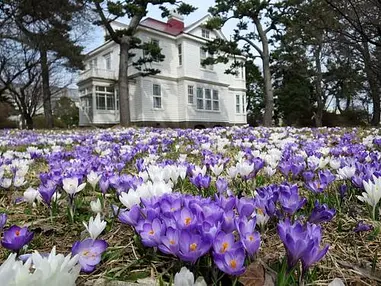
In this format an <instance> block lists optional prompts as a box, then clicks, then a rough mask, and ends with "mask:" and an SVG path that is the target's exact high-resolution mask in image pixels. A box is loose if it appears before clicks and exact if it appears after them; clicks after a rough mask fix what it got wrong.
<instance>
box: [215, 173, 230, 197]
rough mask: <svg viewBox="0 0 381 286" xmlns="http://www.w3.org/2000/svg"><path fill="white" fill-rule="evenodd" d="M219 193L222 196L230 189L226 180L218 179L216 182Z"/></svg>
mask: <svg viewBox="0 0 381 286" xmlns="http://www.w3.org/2000/svg"><path fill="white" fill-rule="evenodd" d="M216 187H217V191H218V192H219V193H220V194H222V193H223V192H225V191H226V190H227V189H228V182H227V181H226V179H224V178H221V177H220V178H218V179H217V181H216Z"/></svg>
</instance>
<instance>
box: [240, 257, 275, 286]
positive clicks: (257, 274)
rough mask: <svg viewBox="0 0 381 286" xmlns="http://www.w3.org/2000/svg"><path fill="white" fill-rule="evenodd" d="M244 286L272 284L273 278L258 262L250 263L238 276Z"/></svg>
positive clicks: (272, 285) (271, 285)
mask: <svg viewBox="0 0 381 286" xmlns="http://www.w3.org/2000/svg"><path fill="white" fill-rule="evenodd" d="M239 282H241V283H242V284H243V285H244V286H274V285H275V283H274V280H273V278H272V277H271V275H269V274H268V273H266V271H265V268H264V267H263V265H262V264H261V263H259V262H254V263H252V264H250V265H249V266H248V267H247V268H246V271H245V273H244V274H242V275H241V277H240V278H239Z"/></svg>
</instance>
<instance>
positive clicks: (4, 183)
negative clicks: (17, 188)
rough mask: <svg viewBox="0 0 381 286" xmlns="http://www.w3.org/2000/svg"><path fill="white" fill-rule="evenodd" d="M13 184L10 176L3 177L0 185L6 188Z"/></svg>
mask: <svg viewBox="0 0 381 286" xmlns="http://www.w3.org/2000/svg"><path fill="white" fill-rule="evenodd" d="M11 185H12V179H10V178H3V179H2V180H1V182H0V186H1V187H2V188H4V189H9V188H10V187H11Z"/></svg>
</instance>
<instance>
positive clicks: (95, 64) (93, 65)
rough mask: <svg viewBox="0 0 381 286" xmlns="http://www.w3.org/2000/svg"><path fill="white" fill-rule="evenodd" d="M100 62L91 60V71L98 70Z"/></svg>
mask: <svg viewBox="0 0 381 286" xmlns="http://www.w3.org/2000/svg"><path fill="white" fill-rule="evenodd" d="M97 65H98V60H97V58H95V59H92V60H90V69H93V68H97Z"/></svg>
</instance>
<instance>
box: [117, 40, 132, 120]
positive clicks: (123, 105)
mask: <svg viewBox="0 0 381 286" xmlns="http://www.w3.org/2000/svg"><path fill="white" fill-rule="evenodd" d="M128 50H129V43H128V42H127V43H126V42H123V41H122V43H121V44H120V54H119V78H118V90H119V111H120V125H122V126H125V127H128V126H130V123H131V121H130V120H131V119H130V94H129V86H128Z"/></svg>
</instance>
